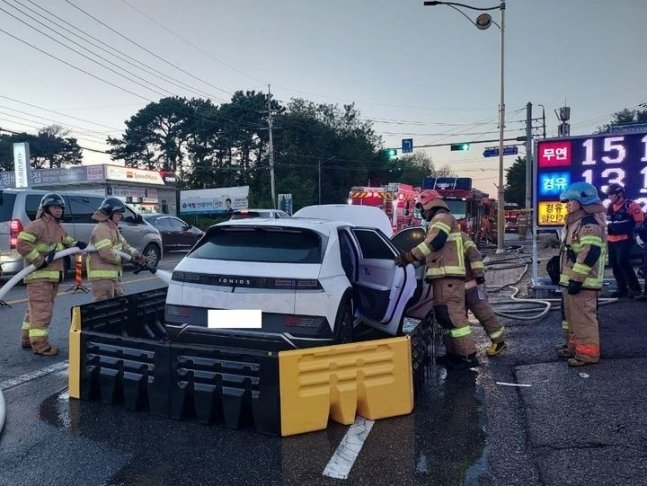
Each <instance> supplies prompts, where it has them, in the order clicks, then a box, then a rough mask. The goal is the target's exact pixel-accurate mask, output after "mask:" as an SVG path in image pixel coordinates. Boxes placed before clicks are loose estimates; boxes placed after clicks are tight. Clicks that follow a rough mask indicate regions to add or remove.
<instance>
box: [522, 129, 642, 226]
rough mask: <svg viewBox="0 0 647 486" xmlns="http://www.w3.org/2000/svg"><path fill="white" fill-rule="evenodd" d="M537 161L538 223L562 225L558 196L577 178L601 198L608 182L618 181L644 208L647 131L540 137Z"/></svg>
mask: <svg viewBox="0 0 647 486" xmlns="http://www.w3.org/2000/svg"><path fill="white" fill-rule="evenodd" d="M536 161H537V165H536V169H537V170H536V171H535V180H534V182H535V194H536V197H537V199H536V203H537V206H536V207H537V224H538V225H539V226H559V225H561V224H563V217H562V216H560V215H561V213H562V207H563V208H564V209H565V204H561V206H558V204H560V202H559V196H560V194H561V193H562V192H563V191H564V190H565V189H566V188H567V187H568V186H569V185H570V184H572V183H573V182H578V181H585V182H588V183H590V184H593V185H594V186H595V187H596V188H597V189H598V191H599V192H600V193H601V196H602V198H604V196H603V193H605V192H606V190H607V187H608V186H609V184H612V183H618V184H621V185H623V186H624V188H625V193H626V194H627V196H628V197H629V198H630V199H633V200H634V201H636V202H637V203H639V204H640V205H641V206H642V207H643V209H645V208H647V130H644V131H643V132H640V133H604V134H596V135H587V136H577V137H568V138H561V139H546V140H540V141H538V142H537V150H536ZM563 212H564V214H565V211H563ZM560 218H561V219H560Z"/></svg>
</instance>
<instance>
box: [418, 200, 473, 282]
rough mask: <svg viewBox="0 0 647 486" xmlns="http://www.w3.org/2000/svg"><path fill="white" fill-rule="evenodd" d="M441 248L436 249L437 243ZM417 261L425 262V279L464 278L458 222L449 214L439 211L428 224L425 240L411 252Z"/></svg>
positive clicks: (461, 240)
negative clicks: (423, 260)
mask: <svg viewBox="0 0 647 486" xmlns="http://www.w3.org/2000/svg"><path fill="white" fill-rule="evenodd" d="M439 241H440V242H442V243H440V244H442V246H440V247H438V246H436V245H439V243H438V242H439ZM411 253H412V254H413V255H414V256H415V257H416V258H417V259H418V260H422V259H423V258H424V259H425V260H426V267H427V270H426V277H427V278H430V279H432V280H434V279H439V278H443V277H461V278H465V254H464V248H463V239H462V237H461V231H460V228H459V226H458V222H457V221H456V219H455V218H454V216H452V215H451V214H450V213H448V212H446V211H440V212H438V213H436V215H435V216H434V217H433V218H432V219H431V221H430V222H429V227H428V229H427V235H426V236H425V240H424V241H423V242H422V243H420V244H419V245H418V246H416V247H415V248H413V249H412V250H411Z"/></svg>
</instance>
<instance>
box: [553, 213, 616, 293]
mask: <svg viewBox="0 0 647 486" xmlns="http://www.w3.org/2000/svg"><path fill="white" fill-rule="evenodd" d="M603 218H604V215H603V214H601V213H594V214H585V213H584V212H582V215H581V217H578V218H575V220H574V221H572V222H570V223H568V222H567V224H566V237H565V239H564V250H565V251H562V256H561V272H560V278H559V284H560V285H561V286H564V287H568V281H569V280H574V281H576V282H581V283H582V287H583V288H585V289H590V290H599V289H601V288H602V279H603V277H604V264H605V260H606V253H607V236H606V231H605V229H604V223H605V221H604V219H603ZM567 221H568V220H567Z"/></svg>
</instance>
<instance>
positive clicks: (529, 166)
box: [526, 102, 532, 220]
mask: <svg viewBox="0 0 647 486" xmlns="http://www.w3.org/2000/svg"><path fill="white" fill-rule="evenodd" d="M531 187H532V103H530V102H528V104H527V105H526V209H528V210H530V209H532V188H531ZM528 218H530V214H528ZM529 220H530V219H529Z"/></svg>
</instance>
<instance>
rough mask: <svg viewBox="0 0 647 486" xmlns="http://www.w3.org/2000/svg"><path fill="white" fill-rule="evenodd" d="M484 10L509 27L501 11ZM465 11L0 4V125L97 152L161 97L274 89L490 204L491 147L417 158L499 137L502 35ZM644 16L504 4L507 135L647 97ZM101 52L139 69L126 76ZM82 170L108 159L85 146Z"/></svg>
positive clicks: (284, 3) (127, 0) (637, 4)
mask: <svg viewBox="0 0 647 486" xmlns="http://www.w3.org/2000/svg"><path fill="white" fill-rule="evenodd" d="M469 4H470V5H472V6H475V7H497V6H499V5H500V4H499V3H498V2H497V1H492V0H488V1H485V0H471V2H469ZM462 12H464V14H465V15H467V16H468V17H470V18H471V19H475V18H476V16H477V15H478V12H474V11H470V10H465V9H463V10H462ZM39 14H40V15H39ZM491 14H492V17H493V19H494V20H495V21H496V22H497V23H499V24H500V20H501V18H500V15H501V11H500V9H498V8H497V9H495V10H493V11H492V12H491ZM465 15H463V14H461V13H460V12H459V11H457V10H456V9H454V8H451V7H449V6H446V5H439V6H433V7H431V6H424V5H423V1H422V0H415V1H412V0H328V1H326V2H315V1H304V0H300V1H299V0H275V1H273V2H261V1H258V0H257V1H253V0H191V1H188V0H185V1H178V0H175V1H171V0H0V46H2V47H1V51H0V52H1V53H0V60H1V63H2V69H1V71H0V72H1V73H2V75H1V81H0V128H2V129H6V130H13V131H27V132H29V133H35V132H36V131H37V130H38V128H40V127H43V126H45V125H50V124H52V123H58V124H60V125H63V126H64V127H65V128H67V129H69V130H70V135H71V136H75V137H77V138H78V140H79V144H80V145H81V146H83V147H87V148H91V149H94V150H98V151H103V150H105V149H106V148H107V146H106V145H105V142H104V140H105V136H106V135H107V134H109V135H111V136H119V135H120V134H121V133H123V130H124V128H125V125H124V121H125V120H127V119H128V118H130V117H131V116H132V115H134V114H135V113H136V112H137V111H138V110H139V109H141V108H143V107H144V106H145V105H147V104H148V103H149V102H154V101H157V100H159V99H160V98H162V97H164V96H169V95H179V96H187V97H192V96H202V97H207V96H209V97H211V98H212V100H213V101H214V102H215V103H216V104H220V103H223V102H228V101H229V100H230V99H231V95H232V94H233V93H234V92H235V91H238V90H252V89H253V90H256V91H267V89H268V85H269V86H270V87H271V91H272V94H273V96H274V97H275V98H276V99H278V100H281V101H282V102H284V103H285V102H288V101H289V100H290V99H291V98H305V99H308V100H311V101H315V102H320V103H332V104H338V105H340V106H341V105H343V104H347V103H355V105H356V107H357V109H358V110H359V111H360V112H361V115H362V117H363V118H365V119H367V120H372V121H373V124H374V125H373V126H374V129H375V131H376V133H377V134H379V135H381V136H382V138H383V141H384V146H385V147H395V148H399V147H401V145H402V139H404V138H412V139H413V145H414V151H422V150H425V151H427V153H428V154H429V155H430V156H431V157H432V159H433V160H434V162H435V163H436V164H437V165H444V164H449V165H450V166H451V168H452V170H453V171H454V172H455V173H456V174H457V175H459V176H461V177H472V178H473V180H474V186H475V187H477V188H479V189H481V190H483V191H485V192H489V193H491V194H496V182H497V178H498V158H496V157H491V158H484V157H483V150H484V149H485V148H486V147H489V146H496V145H498V142H492V143H483V144H472V145H471V148H470V150H468V151H464V152H451V151H450V149H449V147H447V146H444V147H434V148H422V147H421V146H423V145H435V144H444V143H457V142H468V141H469V142H476V141H479V140H498V137H499V133H498V123H497V120H498V106H499V96H500V86H501V79H500V61H501V49H500V42H501V32H500V30H499V29H497V27H496V26H492V28H490V29H489V30H484V31H480V30H478V29H476V28H475V27H474V26H473V25H470V22H469V21H468V19H467V18H466V17H465ZM30 17H31V18H30ZM92 17H93V18H92ZM645 18H647V1H645V0H615V1H610V0H507V2H506V10H505V29H504V43H505V54H504V60H505V62H504V66H505V75H504V88H505V90H504V92H505V106H506V110H505V112H506V115H505V116H506V123H505V137H506V138H511V137H518V136H523V135H524V134H525V117H526V104H527V103H528V102H530V103H532V104H533V117H534V118H538V120H537V121H535V122H534V123H533V126H535V127H536V130H535V133H536V134H541V132H542V129H541V128H540V127H541V125H542V122H541V118H542V114H543V113H545V120H546V133H547V136H549V137H550V136H557V125H558V120H557V117H556V115H555V113H554V110H555V109H557V108H559V107H561V106H569V107H570V108H571V120H570V123H571V135H584V134H588V133H592V132H593V131H595V130H596V129H597V128H598V127H600V126H601V125H603V124H605V123H607V122H609V120H610V118H611V117H612V115H613V113H615V112H617V111H620V110H622V109H624V108H629V109H636V108H638V107H639V105H640V104H641V103H645V102H647V63H645V47H646V46H647V29H645V27H644V20H645ZM46 19H47V20H46ZM50 20H51V21H54V22H56V23H57V24H58V26H57V25H55V24H53V23H51V22H50ZM39 22H41V23H39ZM30 26H32V27H35V28H37V29H39V30H40V31H42V33H40V32H37V31H35V30H33V29H32V28H31V27H30ZM61 27H64V28H66V29H68V32H66V31H64V30H63V29H62V28H61ZM69 31H71V32H74V33H76V34H79V35H86V34H87V35H88V36H92V37H90V39H91V40H92V42H94V43H95V44H96V45H98V46H100V47H102V48H103V49H106V50H108V51H110V49H112V48H114V49H118V50H119V51H121V52H122V53H124V54H126V55H127V56H129V57H127V58H126V59H127V60H128V61H129V62H130V63H132V64H134V65H135V66H133V65H132V64H131V65H129V64H125V63H124V62H122V61H120V60H118V59H116V58H114V57H112V56H111V55H109V54H108V53H106V52H104V51H102V50H100V49H99V48H98V47H95V46H91V45H88V44H86V43H84V42H82V41H81V40H80V39H79V38H78V37H75V36H74V35H73V34H72V33H70V32H69ZM56 32H61V33H63V34H65V35H66V36H67V37H68V38H70V39H71V40H73V41H75V42H78V43H79V44H81V45H82V46H85V47H87V48H88V49H90V52H88V51H86V50H83V49H82V48H81V47H79V46H77V45H74V44H72V43H71V42H70V41H68V40H66V39H64V38H62V37H60V36H59V35H58V34H57V33H56ZM43 33H45V34H47V35H48V36H50V37H47V36H46V35H43ZM54 39H56V40H54ZM57 41H59V42H61V43H64V44H67V45H70V46H72V47H73V48H74V49H76V50H77V51H78V52H79V53H83V54H85V55H86V56H87V57H89V58H90V59H94V60H95V61H96V62H93V61H91V60H90V59H88V58H86V57H82V56H81V55H80V54H79V53H75V52H73V51H71V50H69V49H67V48H65V47H64V46H63V45H61V44H60V43H58V42H57ZM112 52H113V51H112ZM96 55H101V56H103V57H104V58H105V59H109V60H110V61H112V62H114V63H115V64H117V66H123V67H125V68H126V69H128V70H130V71H131V72H132V74H127V76H128V77H130V79H125V78H124V77H122V76H119V75H117V74H116V73H114V72H112V71H110V70H108V69H106V68H105V67H102V66H100V65H99V64H98V63H103V64H107V63H106V61H104V60H101V59H99V58H97V57H96ZM142 65H145V66H146V69H148V70H149V72H148V73H146V72H143V71H142V70H140V69H139V67H140V66H142ZM108 66H110V65H109V64H108ZM110 67H111V68H112V69H114V70H117V71H118V68H117V67H115V66H110ZM151 72H152V73H154V74H151ZM156 76H161V77H163V78H164V79H162V80H161V79H159V78H158V77H156ZM167 80H168V81H170V82H167ZM524 150H525V149H524V147H523V146H520V147H519V153H520V154H523V153H524ZM514 158H515V157H514V156H506V157H505V158H504V164H505V167H509V166H510V165H511V164H512V162H513V161H514ZM84 161H85V162H84V163H104V162H110V160H109V158H108V156H107V155H104V154H101V153H97V152H90V151H84ZM277 163H280V161H277ZM394 182H396V181H394Z"/></svg>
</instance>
